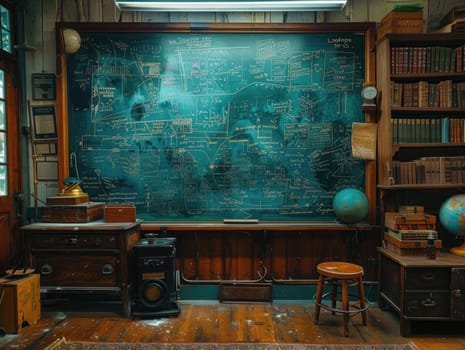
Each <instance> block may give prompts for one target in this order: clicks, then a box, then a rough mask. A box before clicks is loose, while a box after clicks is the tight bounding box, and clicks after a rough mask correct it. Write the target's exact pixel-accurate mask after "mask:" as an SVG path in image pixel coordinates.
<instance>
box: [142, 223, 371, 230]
mask: <svg viewBox="0 0 465 350" xmlns="http://www.w3.org/2000/svg"><path fill="white" fill-rule="evenodd" d="M379 228H380V227H379V226H377V225H370V224H368V223H358V224H343V223H339V222H336V221H328V222H281V221H275V222H272V221H259V222H257V223H243V224H240V223H224V222H219V221H217V222H215V221H198V222H168V221H163V222H156V221H152V222H143V223H142V224H141V231H159V230H171V231H191V230H202V231H208V230H215V231H238V230H240V231H263V230H270V231H298V230H300V231H374V230H377V229H379Z"/></svg>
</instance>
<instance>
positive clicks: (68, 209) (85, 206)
mask: <svg viewBox="0 0 465 350" xmlns="http://www.w3.org/2000/svg"><path fill="white" fill-rule="evenodd" d="M104 208H105V203H99V202H87V203H81V204H76V205H48V206H45V207H44V208H43V209H42V221H43V222H64V223H65V222H66V223H73V222H79V223H84V222H90V221H95V220H100V219H103V216H104Z"/></svg>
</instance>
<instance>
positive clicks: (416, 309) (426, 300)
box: [404, 291, 450, 317]
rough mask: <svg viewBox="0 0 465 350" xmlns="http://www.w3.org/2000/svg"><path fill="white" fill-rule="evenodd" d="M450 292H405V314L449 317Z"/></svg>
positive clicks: (410, 315)
mask: <svg viewBox="0 0 465 350" xmlns="http://www.w3.org/2000/svg"><path fill="white" fill-rule="evenodd" d="M449 310H450V293H449V292H448V291H443V292H431V291H418V292H406V293H405V310H404V311H405V315H406V316H409V317H449V314H450V311H449Z"/></svg>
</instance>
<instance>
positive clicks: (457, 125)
mask: <svg viewBox="0 0 465 350" xmlns="http://www.w3.org/2000/svg"><path fill="white" fill-rule="evenodd" d="M391 128H392V133H391V134H392V142H393V143H454V144H458V143H465V119H464V118H453V117H443V118H430V117H424V118H422V117H419V118H391Z"/></svg>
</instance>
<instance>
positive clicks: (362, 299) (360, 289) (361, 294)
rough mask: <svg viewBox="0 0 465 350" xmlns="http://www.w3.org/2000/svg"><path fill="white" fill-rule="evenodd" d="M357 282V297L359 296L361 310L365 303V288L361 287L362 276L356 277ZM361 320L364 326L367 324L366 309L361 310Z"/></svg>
mask: <svg viewBox="0 0 465 350" xmlns="http://www.w3.org/2000/svg"><path fill="white" fill-rule="evenodd" d="M357 283H358V295H359V298H360V308H361V309H362V310H363V309H364V308H365V306H366V305H365V290H364V288H363V280H362V277H359V278H358V282H357ZM362 321H363V325H364V326H366V325H367V324H368V321H367V312H366V310H364V311H362Z"/></svg>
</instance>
